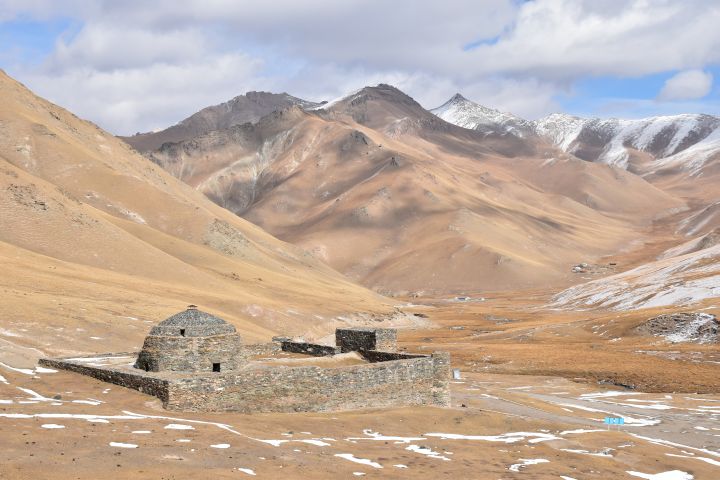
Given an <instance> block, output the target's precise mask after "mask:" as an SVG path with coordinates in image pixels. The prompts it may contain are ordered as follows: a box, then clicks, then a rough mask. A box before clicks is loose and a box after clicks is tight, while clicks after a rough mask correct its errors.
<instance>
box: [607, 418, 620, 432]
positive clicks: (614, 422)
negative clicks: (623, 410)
mask: <svg viewBox="0 0 720 480" xmlns="http://www.w3.org/2000/svg"><path fill="white" fill-rule="evenodd" d="M605 425H607V426H608V427H607V428H608V430H610V425H625V419H624V418H623V417H605ZM618 428H619V427H618Z"/></svg>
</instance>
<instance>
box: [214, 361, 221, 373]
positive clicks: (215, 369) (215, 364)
mask: <svg viewBox="0 0 720 480" xmlns="http://www.w3.org/2000/svg"><path fill="white" fill-rule="evenodd" d="M219 371H220V364H219V363H213V372H219Z"/></svg>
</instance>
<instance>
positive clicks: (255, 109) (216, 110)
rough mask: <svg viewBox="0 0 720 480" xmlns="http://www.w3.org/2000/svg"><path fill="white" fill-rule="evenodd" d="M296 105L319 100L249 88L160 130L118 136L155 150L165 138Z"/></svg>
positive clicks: (305, 105) (181, 137)
mask: <svg viewBox="0 0 720 480" xmlns="http://www.w3.org/2000/svg"><path fill="white" fill-rule="evenodd" d="M293 105H298V106H300V107H302V108H312V107H316V106H318V105H320V104H318V103H314V102H308V101H307V100H303V99H301V98H297V97H293V96H292V95H288V94H287V93H269V92H248V93H246V94H245V95H238V96H237V97H235V98H233V99H232V100H230V101H228V102H225V103H221V104H219V105H213V106H211V107H207V108H203V109H202V110H200V111H199V112H197V113H195V114H193V115H191V116H190V117H188V118H186V119H185V120H183V121H181V122H180V123H178V124H177V125H173V126H172V127H168V128H166V129H165V130H162V131H159V132H148V133H138V134H135V135H133V136H131V137H120V138H122V139H123V140H125V141H126V142H127V143H129V144H130V145H132V146H133V147H134V148H135V149H136V150H137V151H139V152H148V151H152V150H156V149H158V148H160V147H161V146H162V144H163V143H167V142H181V141H183V140H189V139H192V138H194V137H196V136H198V135H202V134H204V133H208V132H212V131H213V130H219V129H223V128H228V127H232V126H234V125H242V124H243V123H247V122H257V121H258V120H259V119H260V118H262V117H264V116H265V115H267V114H269V113H271V112H274V111H276V110H281V109H283V108H287V107H291V106H293Z"/></svg>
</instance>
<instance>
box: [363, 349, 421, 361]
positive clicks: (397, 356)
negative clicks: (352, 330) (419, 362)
mask: <svg viewBox="0 0 720 480" xmlns="http://www.w3.org/2000/svg"><path fill="white" fill-rule="evenodd" d="M358 353H359V354H360V355H362V356H363V357H364V358H365V360H367V361H368V362H370V363H377V362H389V361H392V360H409V359H411V358H427V357H429V356H430V355H424V354H422V353H402V352H381V351H379V350H360V351H359V352H358Z"/></svg>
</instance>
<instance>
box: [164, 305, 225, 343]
mask: <svg viewBox="0 0 720 480" xmlns="http://www.w3.org/2000/svg"><path fill="white" fill-rule="evenodd" d="M230 333H236V330H235V327H233V326H232V325H230V324H229V323H227V322H226V321H225V320H223V319H222V318H218V317H216V316H215V315H211V314H209V313H207V312H203V311H201V310H198V309H196V308H188V309H187V310H185V311H184V312H180V313H176V314H175V315H173V316H171V317H168V318H167V319H165V320H163V321H162V322H160V323H158V324H157V325H156V326H154V327H153V328H152V329H151V330H150V335H156V336H181V337H205V336H210V335H224V334H230Z"/></svg>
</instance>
